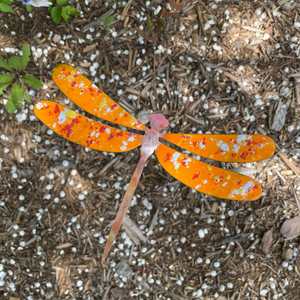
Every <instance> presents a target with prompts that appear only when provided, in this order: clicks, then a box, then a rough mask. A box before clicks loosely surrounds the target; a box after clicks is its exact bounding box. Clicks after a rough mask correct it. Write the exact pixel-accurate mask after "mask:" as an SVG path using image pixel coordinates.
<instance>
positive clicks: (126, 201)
mask: <svg viewBox="0 0 300 300" xmlns="http://www.w3.org/2000/svg"><path fill="white" fill-rule="evenodd" d="M149 120H150V123H151V129H148V130H147V131H146V135H144V139H143V143H142V147H141V158H140V160H139V162H138V164H137V166H136V169H135V171H134V173H133V176H132V178H131V180H130V183H129V186H128V188H127V190H126V193H125V195H124V198H123V200H122V203H121V205H120V208H119V210H118V213H117V216H116V219H115V221H114V224H113V226H112V228H111V231H110V234H109V237H108V240H107V242H106V245H105V249H104V253H103V256H102V261H104V260H105V259H106V257H107V255H108V253H109V251H110V249H111V247H112V245H113V242H114V240H115V238H116V236H117V234H118V231H119V229H120V227H121V224H122V222H123V219H124V217H125V214H126V212H127V209H128V207H129V205H130V202H131V199H132V197H133V194H134V192H135V189H136V187H137V184H138V182H139V180H140V177H141V174H142V172H143V169H144V166H145V163H146V161H147V159H148V158H149V157H150V156H151V155H152V154H153V153H154V151H155V150H156V149H157V148H158V146H159V145H160V142H159V137H161V136H162V135H161V134H160V133H159V131H160V130H161V129H163V128H164V127H167V126H168V125H169V122H168V120H167V119H166V118H165V117H164V116H163V115H162V114H152V115H150V116H149Z"/></svg>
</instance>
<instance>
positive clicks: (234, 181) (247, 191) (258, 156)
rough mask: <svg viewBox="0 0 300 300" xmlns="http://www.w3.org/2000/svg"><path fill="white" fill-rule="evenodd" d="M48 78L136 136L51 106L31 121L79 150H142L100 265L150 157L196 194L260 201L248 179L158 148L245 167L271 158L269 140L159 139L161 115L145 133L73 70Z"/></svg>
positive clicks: (64, 68)
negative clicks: (186, 151) (83, 148)
mask: <svg viewBox="0 0 300 300" xmlns="http://www.w3.org/2000/svg"><path fill="white" fill-rule="evenodd" d="M52 77H53V80H54V81H55V83H56V84H57V85H58V87H59V88H60V89H61V90H62V91H63V92H64V94H65V95H66V96H67V97H68V98H70V99H71V100H72V101H73V102H74V103H75V104H77V105H78V106H79V107H81V108H82V109H84V110H85V111H87V112H89V113H90V114H92V115H94V116H96V117H99V118H101V119H104V120H107V121H109V122H113V123H116V124H120V125H123V126H126V127H129V128H133V129H137V130H139V131H140V132H141V134H137V133H132V132H128V131H124V130H120V129H116V128H113V127H111V126H108V125H104V124H101V123H99V122H96V121H94V120H92V119H89V118H87V117H85V116H83V115H81V114H79V113H77V112H75V111H73V110H71V109H68V108H66V107H65V106H63V105H60V104H58V103H56V102H52V101H40V102H38V103H37V104H36V105H35V108H34V112H35V114H36V116H37V117H38V118H39V119H40V120H41V121H42V122H43V123H45V124H46V125H47V126H48V127H49V128H51V129H52V130H53V131H55V132H56V133H58V134H59V135H61V136H63V137H64V138H66V139H68V140H69V141H72V142H74V143H78V144H80V145H83V146H85V147H88V148H91V149H95V150H101V151H108V152H126V151H129V150H132V149H134V148H136V147H138V146H142V147H141V158H140V160H139V162H138V164H137V167H136V169H135V171H134V173H133V176H132V178H131V181H130V183H129V186H128V188H127V190H126V193H125V195H124V198H123V200H122V203H121V205H120V208H119V211H118V213H117V216H116V219H115V221H114V223H113V226H112V228H111V231H110V234H109V237H108V240H107V243H106V245H105V249H104V253H103V256H102V261H104V260H105V259H106V257H107V255H108V253H109V251H110V249H111V247H112V244H113V242H114V240H115V237H116V235H117V233H118V231H119V229H120V226H121V224H122V221H123V218H124V216H125V214H126V211H127V209H128V207H129V205H130V202H131V199H132V197H133V194H134V192H135V189H136V187H137V184H138V181H139V179H140V176H141V173H142V170H143V168H144V165H145V163H146V160H147V159H148V158H149V156H150V155H151V154H152V153H154V152H155V153H156V156H157V158H158V160H159V162H160V164H161V165H162V166H163V168H164V169H165V170H166V171H167V172H168V173H170V174H171V175H172V176H174V177H175V178H176V179H177V180H179V181H181V182H182V183H184V184H186V185H187V186H189V187H191V188H193V189H195V190H196V191H199V192H201V193H205V194H208V195H211V196H214V197H220V198H225V199H229V200H256V199H258V198H259V197H260V195H261V187H260V185H259V184H258V183H257V182H256V181H254V180H253V179H251V178H249V177H247V176H243V175H241V174H238V173H234V172H230V171H227V170H223V169H220V168H217V167H214V166H211V165H208V164H206V163H203V162H201V161H199V160H196V159H194V158H192V157H190V156H188V155H184V154H182V153H180V152H178V151H175V150H174V149H172V148H170V147H168V146H167V145H165V144H163V143H161V142H160V139H163V140H165V141H168V142H170V143H172V144H175V145H177V146H179V147H181V148H183V149H186V150H188V151H190V152H192V153H195V154H197V155H200V156H202V157H205V158H209V159H214V160H217V161H223V162H237V163H245V162H253V161H258V160H263V159H266V158H268V157H270V156H271V155H272V154H273V153H274V151H275V144H274V142H273V140H272V139H270V138H269V137H267V136H263V135H248V134H225V135H224V134H188V133H160V131H161V130H162V129H163V128H165V127H167V126H168V125H169V122H168V120H167V119H166V118H165V117H164V116H163V115H162V114H151V115H150V116H149V120H150V125H151V128H150V129H149V128H148V127H146V126H145V125H144V124H142V123H141V122H140V121H138V120H137V119H136V118H134V117H133V116H132V115H131V114H130V113H128V112H127V111H125V110H124V109H123V108H122V107H121V106H119V105H118V104H117V103H116V102H115V101H113V100H112V99H111V98H109V97H108V96H107V95H106V94H105V93H104V92H102V91H101V90H100V89H99V88H98V87H97V86H95V85H94V84H93V83H92V82H90V81H89V80H88V79H87V78H86V77H84V76H83V75H82V74H81V73H80V72H79V71H77V70H76V69H75V68H73V67H71V66H69V65H67V64H60V65H58V66H56V67H55V69H54V70H53V72H52Z"/></svg>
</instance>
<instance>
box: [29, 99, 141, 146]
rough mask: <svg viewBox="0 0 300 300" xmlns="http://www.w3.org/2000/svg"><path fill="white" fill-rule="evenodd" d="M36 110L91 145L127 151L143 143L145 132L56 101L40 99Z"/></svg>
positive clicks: (73, 137)
mask: <svg viewBox="0 0 300 300" xmlns="http://www.w3.org/2000/svg"><path fill="white" fill-rule="evenodd" d="M34 113H35V115H36V116H37V117H38V118H39V119H40V120H41V121H42V122H43V123H45V124H46V125H47V126H48V127H49V128H51V129H52V130H53V131H55V132H56V133H58V134H59V135H61V136H62V137H64V138H66V139H68V140H69V141H71V142H74V143H78V144H80V145H82V146H85V147H88V148H91V149H95V150H101V151H108V152H126V151H129V150H132V149H134V148H136V147H138V146H140V145H141V144H142V140H143V136H142V135H139V134H134V133H131V132H127V131H123V130H119V129H116V128H113V127H110V126H107V125H104V124H101V123H99V122H96V121H94V120H91V119H89V118H87V117H85V116H83V115H80V114H78V113H76V112H75V111H73V110H71V109H68V108H66V107H65V106H63V105H60V104H58V103H56V102H52V101H40V102H38V103H37V104H36V105H35V107H34Z"/></svg>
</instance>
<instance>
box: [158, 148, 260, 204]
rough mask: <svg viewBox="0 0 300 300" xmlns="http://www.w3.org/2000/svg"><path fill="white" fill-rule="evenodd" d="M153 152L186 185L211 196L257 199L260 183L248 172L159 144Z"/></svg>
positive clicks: (168, 170) (167, 169)
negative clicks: (232, 169) (222, 167)
mask: <svg viewBox="0 0 300 300" xmlns="http://www.w3.org/2000/svg"><path fill="white" fill-rule="evenodd" d="M156 156H157V158H158V160H159V162H160V163H161V165H162V166H163V168H164V169H165V170H166V171H167V172H169V173H170V174H171V175H172V176H174V177H175V178H176V179H177V180H179V181H181V182H182V183H184V184H186V185H187V186H189V187H191V188H193V189H195V190H197V191H199V192H201V193H204V194H208V195H211V196H214V197H219V198H224V199H230V200H256V199H258V198H259V197H260V195H261V187H260V185H259V184H258V183H257V182H256V181H254V180H252V179H251V178H249V177H247V176H243V175H240V174H237V173H233V172H230V171H227V170H223V169H220V168H217V167H214V166H210V165H208V164H205V163H203V162H200V161H198V160H196V159H193V158H191V157H189V156H187V155H184V154H182V153H179V152H177V151H175V150H173V149H172V148H170V147H168V146H166V145H163V144H160V145H159V147H158V148H157V149H156Z"/></svg>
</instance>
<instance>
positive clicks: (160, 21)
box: [156, 20, 165, 28]
mask: <svg viewBox="0 0 300 300" xmlns="http://www.w3.org/2000/svg"><path fill="white" fill-rule="evenodd" d="M156 23H157V26H159V27H160V28H163V27H164V26H165V24H164V22H163V21H162V20H157V22H156Z"/></svg>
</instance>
